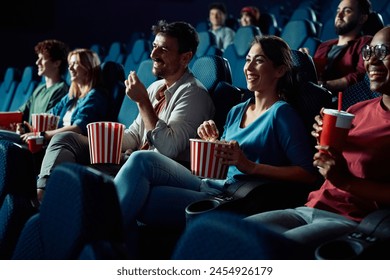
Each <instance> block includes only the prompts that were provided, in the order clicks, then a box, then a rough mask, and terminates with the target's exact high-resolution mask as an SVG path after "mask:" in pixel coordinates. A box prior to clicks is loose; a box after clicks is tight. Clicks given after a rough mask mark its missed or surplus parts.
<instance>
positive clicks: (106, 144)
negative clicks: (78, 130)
mask: <svg viewBox="0 0 390 280" xmlns="http://www.w3.org/2000/svg"><path fill="white" fill-rule="evenodd" d="M124 130H125V126H124V125H123V124H121V123H116V122H94V123H90V124H88V125H87V131H88V142H89V155H90V158H91V164H98V163H114V164H119V162H120V159H121V148H122V139H123V132H124Z"/></svg>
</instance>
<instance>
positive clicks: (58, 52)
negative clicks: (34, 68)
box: [34, 39, 69, 75]
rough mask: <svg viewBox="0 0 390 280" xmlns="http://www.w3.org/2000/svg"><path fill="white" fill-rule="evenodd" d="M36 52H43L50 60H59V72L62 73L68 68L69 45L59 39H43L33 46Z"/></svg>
mask: <svg viewBox="0 0 390 280" xmlns="http://www.w3.org/2000/svg"><path fill="white" fill-rule="evenodd" d="M34 50H35V53H36V54H40V53H41V54H45V55H47V56H49V57H50V59H51V60H53V61H56V60H60V61H61V65H60V73H61V75H64V74H65V73H66V71H67V70H68V53H69V46H68V45H67V44H65V43H64V42H61V41H59V40H54V39H50V40H44V41H41V42H39V43H38V44H36V45H35V47H34Z"/></svg>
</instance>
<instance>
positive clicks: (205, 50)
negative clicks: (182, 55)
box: [189, 31, 223, 68]
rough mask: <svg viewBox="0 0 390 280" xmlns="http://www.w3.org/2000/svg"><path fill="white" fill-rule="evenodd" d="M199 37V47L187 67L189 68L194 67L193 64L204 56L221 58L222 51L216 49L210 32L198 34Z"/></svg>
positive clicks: (213, 37) (213, 36)
mask: <svg viewBox="0 0 390 280" xmlns="http://www.w3.org/2000/svg"><path fill="white" fill-rule="evenodd" d="M198 36H199V45H198V49H197V50H196V53H195V55H194V57H193V58H192V60H191V61H190V64H189V67H190V68H191V67H192V66H193V65H194V62H195V61H196V59H198V58H199V57H202V56H205V55H219V56H222V53H223V52H222V50H221V49H219V48H218V47H217V44H216V40H215V35H214V34H213V33H211V32H210V31H202V32H198Z"/></svg>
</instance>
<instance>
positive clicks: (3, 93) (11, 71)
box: [0, 67, 20, 111]
mask: <svg viewBox="0 0 390 280" xmlns="http://www.w3.org/2000/svg"><path fill="white" fill-rule="evenodd" d="M19 80H20V72H19V70H18V69H17V68H15V67H8V68H7V69H6V70H5V74H4V79H3V81H2V83H1V85H0V100H1V102H0V111H8V109H9V106H10V104H11V102H12V98H13V95H14V92H15V90H16V87H17V85H18V82H19Z"/></svg>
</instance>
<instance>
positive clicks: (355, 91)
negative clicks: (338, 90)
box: [342, 74, 381, 110]
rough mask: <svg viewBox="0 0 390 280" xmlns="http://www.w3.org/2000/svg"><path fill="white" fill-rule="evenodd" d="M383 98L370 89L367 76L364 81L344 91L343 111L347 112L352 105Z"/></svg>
mask: <svg viewBox="0 0 390 280" xmlns="http://www.w3.org/2000/svg"><path fill="white" fill-rule="evenodd" d="M379 96H381V94H380V93H377V92H373V91H372V90H371V89H370V79H369V78H368V75H367V74H365V76H364V79H363V80H361V81H360V82H357V83H355V84H353V85H350V86H349V87H347V88H346V89H345V90H344V91H343V102H342V108H343V110H347V109H348V108H349V107H350V106H351V105H353V104H355V103H358V102H360V101H364V100H369V99H372V98H376V97H379Z"/></svg>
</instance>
